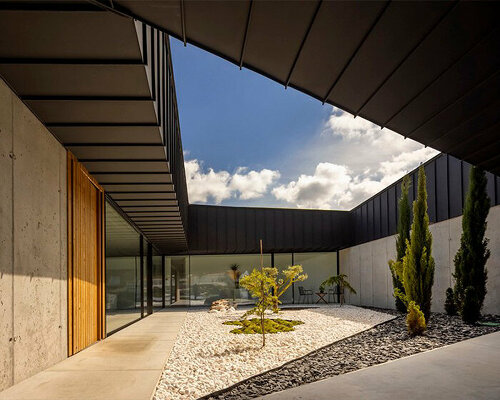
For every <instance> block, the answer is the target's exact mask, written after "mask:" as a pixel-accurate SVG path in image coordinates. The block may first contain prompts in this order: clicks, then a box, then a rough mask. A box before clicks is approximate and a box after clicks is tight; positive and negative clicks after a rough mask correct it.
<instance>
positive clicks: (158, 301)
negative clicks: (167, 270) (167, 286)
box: [153, 249, 163, 308]
mask: <svg viewBox="0 0 500 400" xmlns="http://www.w3.org/2000/svg"><path fill="white" fill-rule="evenodd" d="M162 258H163V257H162V256H161V255H160V254H159V253H158V252H157V251H156V250H154V249H153V307H154V308H161V307H163V271H162V270H163V268H162V267H163V266H162Z"/></svg>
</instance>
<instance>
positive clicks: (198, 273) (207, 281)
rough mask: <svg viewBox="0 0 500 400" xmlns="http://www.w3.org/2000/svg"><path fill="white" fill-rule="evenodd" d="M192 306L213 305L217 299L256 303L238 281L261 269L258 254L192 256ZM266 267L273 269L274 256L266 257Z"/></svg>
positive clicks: (265, 255) (268, 255)
mask: <svg viewBox="0 0 500 400" xmlns="http://www.w3.org/2000/svg"><path fill="white" fill-rule="evenodd" d="M189 259H190V287H191V295H190V297H191V298H190V304H191V305H210V304H212V302H213V301H215V300H218V299H233V300H235V301H236V302H238V303H243V304H244V303H248V304H251V303H253V302H254V299H252V297H251V296H250V294H249V293H248V291H247V290H246V289H243V288H241V287H240V286H239V279H240V278H241V277H243V276H245V275H248V274H249V273H250V272H251V271H252V270H253V269H254V268H259V267H260V255H259V254H224V255H202V256H190V257H189ZM264 266H265V267H270V266H271V255H270V254H264Z"/></svg>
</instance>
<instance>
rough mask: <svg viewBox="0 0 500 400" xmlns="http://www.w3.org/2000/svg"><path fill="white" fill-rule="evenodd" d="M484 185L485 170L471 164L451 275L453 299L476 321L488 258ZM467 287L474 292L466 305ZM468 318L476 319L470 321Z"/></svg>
mask: <svg viewBox="0 0 500 400" xmlns="http://www.w3.org/2000/svg"><path fill="white" fill-rule="evenodd" d="M486 186H487V179H486V174H485V173H484V171H482V170H481V169H479V168H477V167H472V168H471V170H470V178H469V190H468V192H467V197H466V200H465V207H464V213H463V217H462V236H461V238H460V248H459V250H458V252H457V254H456V255H455V258H454V263H455V273H454V274H453V276H454V278H455V290H454V292H455V302H456V304H457V308H458V311H459V312H460V314H461V316H462V319H463V320H464V321H465V322H475V321H477V320H478V319H479V317H480V316H481V308H482V306H483V302H484V297H485V296H486V281H487V270H486V262H487V261H488V258H489V257H490V250H489V249H488V239H486V238H485V233H486V226H487V224H486V218H487V216H488V212H489V209H490V199H489V198H488V194H487V191H486ZM469 287H473V288H474V292H473V293H474V294H472V292H471V291H469V300H468V302H467V304H465V297H466V296H465V292H466V289H468V288H469ZM471 296H472V297H474V300H473V301H472V300H471V299H470V297H471ZM471 307H477V310H472V309H471ZM466 308H467V309H466ZM471 318H476V319H475V320H474V321H472V320H471Z"/></svg>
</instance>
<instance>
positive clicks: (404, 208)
mask: <svg viewBox="0 0 500 400" xmlns="http://www.w3.org/2000/svg"><path fill="white" fill-rule="evenodd" d="M409 189H410V177H409V176H408V175H407V176H405V177H404V178H403V182H402V184H401V197H400V198H399V201H398V236H397V238H396V260H395V261H394V260H389V268H390V270H391V275H392V286H393V287H394V289H398V290H399V291H400V292H402V293H403V294H404V286H403V282H402V280H401V278H400V276H402V270H403V261H402V260H403V257H404V256H405V254H406V243H407V241H408V240H409V239H410V214H411V210H410V201H409V199H408V190H409ZM396 308H397V309H398V310H399V311H401V312H406V305H405V303H404V302H403V301H402V300H401V299H400V298H399V297H396Z"/></svg>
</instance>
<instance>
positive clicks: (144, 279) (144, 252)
mask: <svg viewBox="0 0 500 400" xmlns="http://www.w3.org/2000/svg"><path fill="white" fill-rule="evenodd" d="M142 267H143V268H142V287H143V297H142V305H143V313H144V315H147V314H148V242H147V241H146V239H142Z"/></svg>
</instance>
